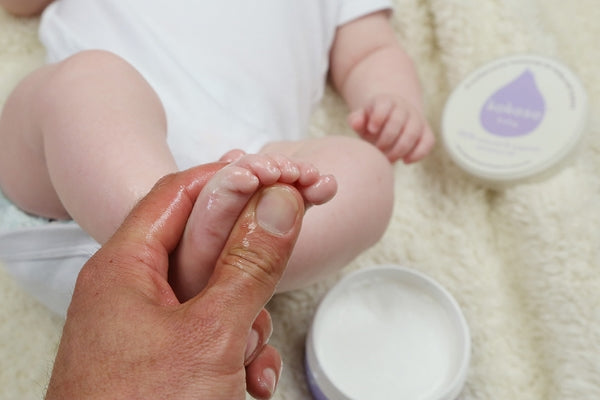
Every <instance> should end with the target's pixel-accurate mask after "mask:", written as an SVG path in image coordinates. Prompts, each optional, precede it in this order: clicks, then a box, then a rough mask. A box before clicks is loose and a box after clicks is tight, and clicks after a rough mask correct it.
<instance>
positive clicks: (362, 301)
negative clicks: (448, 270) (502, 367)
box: [305, 265, 471, 400]
mask: <svg viewBox="0 0 600 400" xmlns="http://www.w3.org/2000/svg"><path fill="white" fill-rule="evenodd" d="M470 349H471V344H470V335H469V329H468V326H467V323H466V321H465V318H464V316H463V314H462V312H461V310H460V308H459V306H458V304H457V302H456V301H455V300H454V298H453V297H452V296H451V295H450V294H449V293H448V292H447V291H446V290H445V289H444V288H443V287H441V286H440V285H439V284H438V283H436V282H435V281H433V280H432V279H430V278H428V277H426V276H425V275H422V274H420V273H418V272H417V271H413V270H410V269H407V268H403V267H399V266H395V265H385V266H380V267H376V268H369V269H365V270H361V271H358V272H355V273H353V274H350V275H348V276H347V277H345V278H344V279H342V280H341V281H340V282H339V283H338V284H337V285H336V286H334V288H333V289H332V290H331V291H330V292H329V293H328V294H327V295H326V296H325V298H324V299H323V300H322V302H321V304H320V305H319V307H318V309H317V312H316V314H315V317H314V320H313V324H312V326H311V329H310V331H309V334H308V337H307V342H306V360H305V361H306V373H307V378H308V382H309V387H310V389H311V392H312V394H313V397H314V398H315V399H316V400H325V399H326V400H342V399H344V400H347V399H352V400H363V399H369V400H377V399H385V400H389V399H410V400H419V399H420V400H445V399H447V400H451V399H455V398H456V397H457V396H458V394H459V393H460V391H461V389H462V387H463V384H464V381H465V379H466V375H467V370H468V365H469V360H470Z"/></svg>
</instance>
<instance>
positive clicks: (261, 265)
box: [192, 183, 304, 333]
mask: <svg viewBox="0 0 600 400" xmlns="http://www.w3.org/2000/svg"><path fill="white" fill-rule="evenodd" d="M303 216H304V200H303V198H302V196H301V195H300V193H299V192H298V190H297V189H295V188H294V187H293V186H290V185H285V184H280V183H278V184H275V185H272V186H268V187H264V188H262V189H260V190H259V191H258V192H257V193H256V194H255V195H254V196H253V197H252V198H251V199H250V201H249V202H248V204H247V205H246V207H245V209H244V211H243V212H242V213H241V215H240V217H239V218H238V220H237V222H236V224H235V226H234V227H233V229H232V231H231V234H230V236H229V238H228V240H227V242H226V244H225V246H224V248H223V251H222V252H221V255H220V256H219V259H218V260H217V264H216V266H215V269H214V272H213V274H212V276H211V278H210V280H209V281H208V284H207V286H206V288H205V289H204V290H203V291H202V293H201V294H200V295H199V296H198V298H196V299H194V300H196V301H198V302H200V303H204V301H208V302H209V303H210V304H213V305H215V304H219V305H220V307H223V308H222V310H224V311H225V312H227V313H228V314H229V315H230V316H232V318H230V319H229V320H230V321H232V322H234V323H237V324H238V326H237V327H233V326H232V327H231V328H233V329H236V328H238V329H240V330H241V332H246V333H247V331H248V328H249V327H250V326H251V324H252V322H253V321H254V319H255V318H256V315H257V314H258V313H259V312H260V311H261V310H262V309H263V307H264V306H265V304H266V303H267V302H268V301H269V299H270V298H271V296H272V295H273V293H274V292H275V288H276V286H277V283H278V282H279V280H280V279H281V276H282V274H283V271H284V270H285V267H286V266H287V262H288V260H289V258H290V255H291V253H292V250H293V247H294V244H295V243H296V239H297V238H298V235H299V233H300V228H301V225H302V217H303ZM194 300H192V301H194ZM204 304H206V303H204ZM198 306H199V307H200V309H199V311H200V312H201V311H202V307H203V306H202V305H201V304H198Z"/></svg>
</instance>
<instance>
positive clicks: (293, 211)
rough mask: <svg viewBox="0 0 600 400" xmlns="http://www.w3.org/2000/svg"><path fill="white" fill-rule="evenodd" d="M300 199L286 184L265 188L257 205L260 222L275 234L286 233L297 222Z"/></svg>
mask: <svg viewBox="0 0 600 400" xmlns="http://www.w3.org/2000/svg"><path fill="white" fill-rule="evenodd" d="M297 216H298V201H297V200H296V197H295V196H294V195H293V193H292V192H291V189H290V188H288V187H285V186H275V187H271V188H268V189H265V191H264V192H263V194H262V196H261V198H260V199H259V200H258V205H257V207H256V219H257V222H258V224H259V225H260V226H261V227H262V228H263V229H265V230H266V231H268V232H270V233H272V234H274V235H285V234H286V233H288V232H289V231H290V230H291V229H292V228H293V227H294V223H295V222H296V217H297Z"/></svg>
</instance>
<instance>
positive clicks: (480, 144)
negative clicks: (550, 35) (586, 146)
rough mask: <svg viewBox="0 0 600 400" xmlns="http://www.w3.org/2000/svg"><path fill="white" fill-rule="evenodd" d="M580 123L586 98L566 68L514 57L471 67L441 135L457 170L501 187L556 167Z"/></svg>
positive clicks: (572, 145) (448, 107)
mask: <svg viewBox="0 0 600 400" xmlns="http://www.w3.org/2000/svg"><path fill="white" fill-rule="evenodd" d="M586 120H587V96H586V94H585V91H584V88H583V85H582V84H581V82H580V81H579V79H578V78H577V77H576V76H575V75H574V74H573V72H571V71H570V70H569V69H568V68H567V67H566V66H564V65H562V64H561V63H559V62H558V61H556V60H553V59H549V58H545V57H540V56H536V55H515V56H509V57H505V58H501V59H498V60H495V61H493V62H491V63H488V64H486V65H484V66H482V67H480V68H478V69H477V70H475V71H473V72H472V73H471V74H470V75H469V76H467V78H466V79H464V80H463V82H461V83H460V84H459V85H458V86H457V87H456V88H455V89H454V91H453V93H452V94H451V95H450V97H449V99H448V101H447V103H446V106H445V109H444V115H443V119H442V139H443V143H444V146H445V148H446V150H447V151H448V153H449V154H450V157H451V158H452V159H453V161H454V162H455V163H456V164H457V165H458V166H460V167H461V168H462V169H463V170H465V171H466V172H467V173H469V174H470V175H471V176H473V177H475V178H477V179H478V180H479V181H481V182H483V183H485V184H488V186H491V187H506V186H507V185H509V184H514V183H520V182H524V181H530V180H535V179H538V178H543V177H545V176H548V175H550V174H551V173H553V172H556V171H557V170H558V169H559V167H561V166H562V165H563V164H564V161H565V160H567V159H568V158H569V156H570V155H571V154H572V153H573V151H574V150H575V149H576V147H577V144H578V143H579V142H580V140H581V138H582V136H583V131H584V127H585V123H586Z"/></svg>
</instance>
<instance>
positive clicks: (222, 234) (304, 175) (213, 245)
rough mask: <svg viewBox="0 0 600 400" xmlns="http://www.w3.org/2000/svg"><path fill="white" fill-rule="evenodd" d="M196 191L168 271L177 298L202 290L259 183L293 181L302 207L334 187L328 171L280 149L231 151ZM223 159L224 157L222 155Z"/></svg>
mask: <svg viewBox="0 0 600 400" xmlns="http://www.w3.org/2000/svg"><path fill="white" fill-rule="evenodd" d="M231 159H234V160H235V161H233V162H232V163H231V164H229V165H227V166H225V167H223V169H221V170H220V171H218V172H217V173H216V174H215V175H214V176H213V177H212V178H211V180H210V181H209V182H208V183H207V184H206V186H205V187H204V188H203V189H202V191H201V192H200V195H199V196H198V198H197V200H196V203H195V204H194V208H193V210H192V213H191V214H190V217H189V219H188V223H187V226H186V228H185V232H184V234H183V238H182V240H181V243H180V245H179V247H178V249H177V250H176V252H175V254H174V260H173V261H174V268H173V269H172V274H171V276H170V277H169V279H170V281H171V284H172V286H173V289H174V290H175V292H176V293H177V295H178V296H179V298H180V300H187V299H189V298H191V297H193V296H195V295H196V294H197V293H199V292H200V290H202V288H203V287H204V286H205V285H206V282H207V281H208V278H209V277H210V275H211V274H212V271H213V268H214V265H215V262H216V260H217V258H218V256H219V254H220V253H221V250H222V248H223V245H224V244H225V241H226V240H227V237H228V236H229V233H230V231H231V229H232V228H233V225H234V224H235V222H236V220H237V218H238V217H239V215H240V213H241V212H242V210H243V209H244V207H245V206H246V203H247V202H248V200H249V199H250V197H252V195H253V194H254V193H256V191H257V190H258V189H259V188H260V187H261V186H268V185H272V184H274V183H276V182H280V183H286V184H290V185H293V186H295V187H296V188H297V189H298V191H299V192H300V194H301V195H302V197H303V198H304V201H305V204H306V205H307V207H309V206H310V205H313V204H314V205H318V204H322V203H325V202H327V201H329V200H330V199H331V198H332V197H333V196H334V194H335V192H336V190H337V183H336V181H335V179H334V178H333V176H331V175H321V174H320V173H319V171H318V170H317V169H316V168H315V167H313V166H312V165H310V164H308V163H304V162H296V161H292V160H290V159H288V158H287V157H285V156H282V155H257V154H243V153H242V154H239V153H236V154H235V156H233V157H232V158H231ZM222 160H223V159H222Z"/></svg>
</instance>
